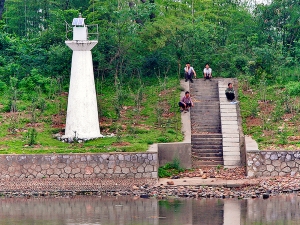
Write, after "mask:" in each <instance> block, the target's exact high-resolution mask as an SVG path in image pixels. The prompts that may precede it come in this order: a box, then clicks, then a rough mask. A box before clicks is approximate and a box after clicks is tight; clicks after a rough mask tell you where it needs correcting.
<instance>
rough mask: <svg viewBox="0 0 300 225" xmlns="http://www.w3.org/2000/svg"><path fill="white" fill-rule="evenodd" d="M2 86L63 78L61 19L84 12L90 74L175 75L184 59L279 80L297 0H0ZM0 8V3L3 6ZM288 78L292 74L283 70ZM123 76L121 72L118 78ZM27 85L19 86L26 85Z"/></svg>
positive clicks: (295, 37)
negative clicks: (90, 31) (89, 29)
mask: <svg viewBox="0 0 300 225" xmlns="http://www.w3.org/2000/svg"><path fill="white" fill-rule="evenodd" d="M0 2H1V3H0V9H1V5H3V6H4V10H2V11H1V10H0V12H3V14H2V15H1V18H2V20H1V34H0V52H1V54H0V76H1V77H0V80H1V82H0V83H1V84H0V89H1V88H2V89H3V88H5V86H7V85H8V86H9V85H10V83H11V78H12V77H14V79H16V80H17V83H18V84H20V85H21V84H22V88H25V89H26V88H31V87H30V85H31V84H30V82H38V84H39V86H41V88H42V90H43V91H47V83H49V82H50V80H51V79H53V80H54V81H57V80H62V81H63V86H67V85H68V79H69V73H70V59H71V51H70V50H69V49H68V48H67V47H66V46H65V44H64V41H65V40H66V29H65V23H66V22H67V23H71V21H72V19H73V18H74V17H78V14H79V13H82V15H83V17H85V18H87V19H86V22H87V24H98V25H99V39H98V41H99V43H98V45H97V46H96V47H95V48H94V50H93V60H94V70H95V76H96V78H97V77H98V78H101V79H113V78H116V77H117V78H120V77H121V79H123V78H126V77H137V76H139V77H140V76H142V77H151V76H156V75H157V74H163V75H168V76H181V75H182V65H183V64H185V62H186V61H189V62H191V63H192V64H193V66H194V67H195V68H196V69H198V70H201V69H202V68H203V66H204V64H205V63H207V62H208V63H210V64H211V67H212V68H213V69H214V71H215V73H214V74H215V75H216V76H220V77H237V76H249V77H250V79H251V78H253V79H254V80H257V79H268V80H272V81H278V82H283V81H282V79H287V78H282V77H281V76H279V75H280V74H281V73H282V72H283V71H286V69H285V68H290V67H295V66H296V65H298V63H299V57H300V44H299V43H300V42H299V38H300V35H299V34H300V32H299V27H300V19H299V13H298V12H299V11H300V5H299V4H298V2H297V1H294V0H286V1H281V0H274V1H272V2H271V3H270V4H265V5H264V4H259V5H254V4H252V3H251V2H246V1H238V0H197V1H196V0H181V1H175V0H122V1H121V0H112V1H111V0H109V1H108V0H68V1H65V0H64V1H62V0H43V1H37V0H27V1H23V0H6V1H4V0H1V1H0ZM2 8H3V7H2ZM289 73H291V74H289V77H288V79H292V80H293V79H298V77H297V76H296V75H295V74H294V72H293V71H291V70H289ZM122 77H123V78H122ZM24 85H25V86H24Z"/></svg>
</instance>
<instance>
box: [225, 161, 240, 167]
mask: <svg viewBox="0 0 300 225" xmlns="http://www.w3.org/2000/svg"><path fill="white" fill-rule="evenodd" d="M227 166H235V167H237V166H241V161H240V160H226V161H224V167H225V168H227Z"/></svg>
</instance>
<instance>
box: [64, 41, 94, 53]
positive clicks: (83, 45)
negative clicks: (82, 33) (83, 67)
mask: <svg viewBox="0 0 300 225" xmlns="http://www.w3.org/2000/svg"><path fill="white" fill-rule="evenodd" d="M65 43H66V45H67V46H68V47H69V48H70V49H72V50H73V51H91V50H92V48H94V47H95V45H96V44H97V43H98V41H65Z"/></svg>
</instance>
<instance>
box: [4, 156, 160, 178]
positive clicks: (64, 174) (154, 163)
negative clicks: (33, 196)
mask: <svg viewBox="0 0 300 225" xmlns="http://www.w3.org/2000/svg"><path fill="white" fill-rule="evenodd" d="M157 168H158V158H157V153H105V154H52V155H50V154H49V155H40V154H39V155H0V179H4V178H6V179H7V178H14V179H15V178H157Z"/></svg>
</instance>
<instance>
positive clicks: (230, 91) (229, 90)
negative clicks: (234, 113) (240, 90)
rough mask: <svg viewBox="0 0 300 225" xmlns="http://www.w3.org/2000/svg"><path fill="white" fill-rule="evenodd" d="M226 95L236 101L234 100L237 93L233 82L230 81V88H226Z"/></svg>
mask: <svg viewBox="0 0 300 225" xmlns="http://www.w3.org/2000/svg"><path fill="white" fill-rule="evenodd" d="M225 95H226V98H227V100H228V101H230V102H235V101H234V98H235V93H234V89H233V86H232V83H228V88H226V90H225Z"/></svg>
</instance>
